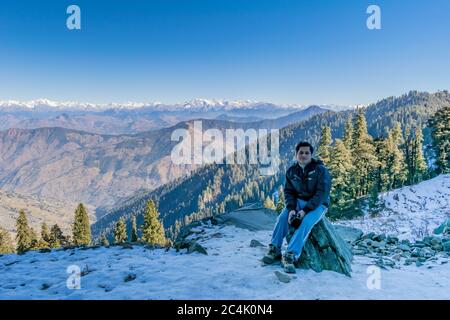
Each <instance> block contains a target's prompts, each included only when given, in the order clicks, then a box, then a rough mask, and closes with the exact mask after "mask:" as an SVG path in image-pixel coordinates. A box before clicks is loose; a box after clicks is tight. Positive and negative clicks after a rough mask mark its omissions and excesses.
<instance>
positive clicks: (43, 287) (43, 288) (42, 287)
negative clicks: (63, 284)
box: [40, 283, 51, 290]
mask: <svg viewBox="0 0 450 320" xmlns="http://www.w3.org/2000/svg"><path fill="white" fill-rule="evenodd" d="M50 287H51V285H49V284H48V283H43V284H42V285H41V287H40V289H41V290H47V289H48V288H50Z"/></svg>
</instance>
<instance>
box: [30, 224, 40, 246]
mask: <svg viewBox="0 0 450 320" xmlns="http://www.w3.org/2000/svg"><path fill="white" fill-rule="evenodd" d="M30 236H31V245H30V250H38V249H41V248H40V247H39V239H38V236H37V234H36V232H35V231H34V229H33V228H31V227H30Z"/></svg>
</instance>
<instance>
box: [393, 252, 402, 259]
mask: <svg viewBox="0 0 450 320" xmlns="http://www.w3.org/2000/svg"><path fill="white" fill-rule="evenodd" d="M392 259H394V260H395V261H400V260H401V259H402V256H401V255H400V254H398V253H397V254H395V255H393V256H392Z"/></svg>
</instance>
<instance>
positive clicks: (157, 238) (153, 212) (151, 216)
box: [142, 200, 189, 245]
mask: <svg viewBox="0 0 450 320" xmlns="http://www.w3.org/2000/svg"><path fill="white" fill-rule="evenodd" d="M158 218H159V213H158V210H157V209H156V206H155V203H154V202H153V200H148V201H147V204H146V207H145V211H144V223H143V225H142V240H143V241H145V242H147V243H149V244H152V245H166V243H167V240H166V237H165V235H164V228H163V225H162V224H161V222H160V221H159V219H158ZM186 219H187V221H185V222H189V217H187V216H186V217H185V220H186Z"/></svg>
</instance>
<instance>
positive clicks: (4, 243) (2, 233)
mask: <svg viewBox="0 0 450 320" xmlns="http://www.w3.org/2000/svg"><path fill="white" fill-rule="evenodd" d="M9 253H14V246H13V244H12V241H11V236H10V235H9V232H8V231H6V230H3V229H2V228H0V254H9Z"/></svg>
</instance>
